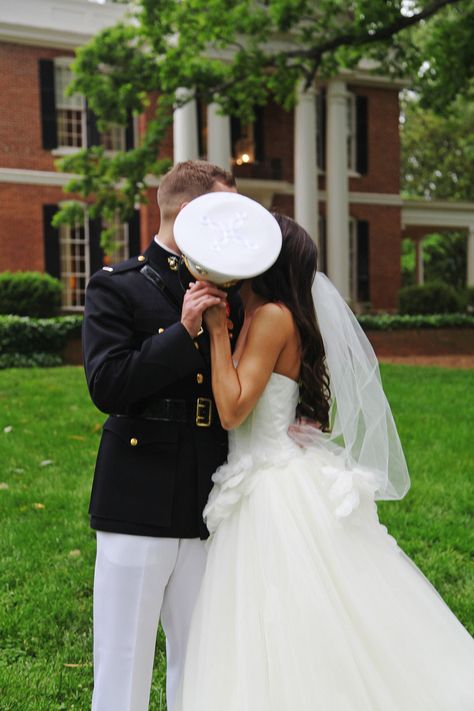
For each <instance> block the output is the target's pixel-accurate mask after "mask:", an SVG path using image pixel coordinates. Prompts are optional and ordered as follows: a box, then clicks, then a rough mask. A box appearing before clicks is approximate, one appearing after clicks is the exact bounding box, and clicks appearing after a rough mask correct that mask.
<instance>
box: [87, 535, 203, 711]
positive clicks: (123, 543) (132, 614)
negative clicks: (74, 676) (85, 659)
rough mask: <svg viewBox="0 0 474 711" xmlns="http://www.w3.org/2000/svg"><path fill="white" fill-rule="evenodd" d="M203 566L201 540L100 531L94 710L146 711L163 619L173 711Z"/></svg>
mask: <svg viewBox="0 0 474 711" xmlns="http://www.w3.org/2000/svg"><path fill="white" fill-rule="evenodd" d="M205 563H206V549H205V543H204V541H201V540H199V539H197V538H192V539H185V538H182V539H178V538H154V537H151V536H131V535H125V534H121V533H108V532H104V531H97V558H96V567H95V578H94V693H93V697H92V711H147V709H148V704H149V699H150V688H151V680H152V673H153V661H154V656H155V646H156V636H157V631H158V623H159V621H160V618H161V623H162V625H163V630H164V632H165V635H166V654H167V675H166V696H167V706H168V711H173V704H174V697H175V694H176V690H177V686H178V684H179V680H180V677H181V673H182V667H183V664H184V658H185V652H186V644H187V640H188V634H189V627H190V623H191V617H192V613H193V609H194V605H195V603H196V599H197V596H198V592H199V588H200V585H201V580H202V576H203V574H204V568H205Z"/></svg>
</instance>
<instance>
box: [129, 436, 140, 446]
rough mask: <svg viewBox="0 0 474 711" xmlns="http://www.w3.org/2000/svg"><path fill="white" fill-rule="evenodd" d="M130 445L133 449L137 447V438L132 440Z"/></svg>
mask: <svg viewBox="0 0 474 711" xmlns="http://www.w3.org/2000/svg"><path fill="white" fill-rule="evenodd" d="M130 444H131V445H132V447H136V446H137V444H138V439H137V438H136V437H132V439H131V440H130Z"/></svg>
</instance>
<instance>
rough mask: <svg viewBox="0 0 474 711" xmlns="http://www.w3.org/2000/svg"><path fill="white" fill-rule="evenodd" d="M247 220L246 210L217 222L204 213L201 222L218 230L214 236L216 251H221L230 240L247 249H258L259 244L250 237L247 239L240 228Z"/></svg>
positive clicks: (213, 244) (213, 245)
mask: <svg viewBox="0 0 474 711" xmlns="http://www.w3.org/2000/svg"><path fill="white" fill-rule="evenodd" d="M246 221H247V213H246V212H236V213H235V214H234V216H233V217H232V218H231V219H230V220H227V222H215V221H214V220H211V218H210V217H208V215H203V216H202V218H201V224H202V225H204V227H210V228H211V230H214V232H217V234H216V235H215V236H214V241H213V243H212V249H213V250H214V252H220V251H221V249H222V247H225V246H226V245H227V244H229V242H235V243H236V244H240V245H241V246H242V247H246V248H247V249H257V247H258V245H257V244H256V243H255V242H253V241H252V240H250V239H246V238H245V237H244V236H243V235H242V234H240V232H239V230H240V228H241V227H243V226H244V224H245V222H246Z"/></svg>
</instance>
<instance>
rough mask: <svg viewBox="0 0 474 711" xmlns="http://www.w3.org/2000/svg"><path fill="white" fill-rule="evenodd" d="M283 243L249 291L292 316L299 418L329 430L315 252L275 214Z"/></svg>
mask: <svg viewBox="0 0 474 711" xmlns="http://www.w3.org/2000/svg"><path fill="white" fill-rule="evenodd" d="M273 216H274V217H275V219H276V220H277V222H278V224H279V225H280V228H281V231H282V235H283V243H282V248H281V252H280V254H279V256H278V259H277V260H276V262H275V264H274V265H273V266H272V267H270V269H268V270H267V271H266V272H264V273H263V274H260V276H257V277H254V278H253V279H252V281H251V286H252V290H253V291H254V292H255V293H256V294H258V295H259V296H261V297H262V298H264V299H265V300H266V301H273V302H279V303H281V304H284V305H285V306H286V307H287V308H288V309H289V310H290V311H291V313H292V315H293V318H294V320H295V324H296V327H297V329H298V333H299V336H300V340H301V371H300V381H299V386H300V400H299V404H298V409H297V415H298V416H299V417H309V418H311V419H313V420H317V421H318V422H319V423H320V425H321V427H322V428H323V429H325V430H326V429H328V427H329V406H330V402H329V398H330V391H329V376H328V373H327V369H326V356H325V353H324V345H323V339H322V337H321V333H320V332H319V328H318V322H317V320H316V313H315V310H314V304H313V297H312V295H311V285H312V283H313V280H314V277H315V274H316V270H317V266H318V250H317V247H316V245H315V243H314V242H313V240H312V239H311V237H310V236H309V234H308V233H307V232H306V230H304V229H303V228H302V227H300V225H298V224H297V223H296V222H295V221H294V220H292V219H291V218H290V217H286V216H285V215H279V214H277V213H274V215H273Z"/></svg>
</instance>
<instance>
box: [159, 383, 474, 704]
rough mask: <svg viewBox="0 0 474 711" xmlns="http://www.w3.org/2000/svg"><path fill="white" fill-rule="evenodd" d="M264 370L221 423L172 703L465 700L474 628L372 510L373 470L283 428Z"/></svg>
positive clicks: (473, 661)
mask: <svg viewBox="0 0 474 711" xmlns="http://www.w3.org/2000/svg"><path fill="white" fill-rule="evenodd" d="M297 400H298V386H297V384H296V383H295V382H294V381H292V380H290V379H289V378H287V377H285V376H283V375H279V374H276V373H273V374H272V376H271V378H270V380H269V383H268V385H267V387H266V389H265V391H264V393H263V395H262V397H261V398H260V400H259V402H258V403H257V405H256V407H255V409H254V410H253V412H252V413H251V414H250V416H249V417H248V418H247V420H246V421H245V422H244V423H243V424H242V425H241V426H240V427H238V428H237V429H235V430H233V431H231V432H230V433H229V434H230V447H229V457H228V462H227V463H226V464H224V465H223V466H222V467H220V468H219V469H218V470H217V472H216V473H215V475H214V477H213V480H214V482H215V486H214V488H213V490H212V492H211V495H210V499H209V503H208V505H207V507H206V510H205V515H206V517H207V521H208V526H209V528H210V530H211V531H213V535H212V537H211V539H210V544H209V550H208V561H207V568H206V572H205V576H204V580H203V585H202V588H201V592H200V596H199V599H198V602H197V606H196V611H195V614H194V618H193V623H192V628H191V634H190V639H189V646H188V651H187V657H186V665H185V673H184V678H183V680H182V685H181V689H180V692H179V694H178V700H177V703H176V704H175V707H174V709H173V710H172V711H474V640H473V639H472V638H471V636H470V635H469V634H468V632H467V631H466V630H465V629H464V627H463V626H462V625H461V624H460V622H459V621H458V620H457V619H456V617H455V616H454V615H453V613H452V612H451V611H450V610H449V608H448V607H447V606H446V604H445V603H444V602H443V600H442V599H441V597H440V596H439V595H438V593H437V592H436V590H435V589H434V588H433V587H432V586H431V584H430V583H429V582H428V581H427V579H426V578H425V577H424V576H423V575H422V573H421V572H420V571H419V570H418V568H417V567H416V566H415V565H414V564H413V563H412V562H411V561H410V560H409V559H408V558H407V556H405V554H404V553H403V552H402V551H401V550H400V548H398V546H397V544H396V542H395V540H394V539H393V538H392V537H391V536H390V535H389V534H388V533H387V530H386V528H385V527H384V526H382V525H381V524H380V523H379V521H378V517H377V511H376V505H375V503H374V497H373V486H372V484H371V480H370V477H369V476H367V475H365V474H364V473H363V472H362V471H361V470H359V471H355V472H354V471H353V472H349V471H347V470H346V469H345V468H344V466H343V464H342V461H341V460H340V459H339V458H338V457H337V456H335V455H333V454H330V453H328V452H327V451H325V450H323V449H322V447H319V448H318V446H317V445H315V446H314V447H311V448H308V449H302V448H300V447H299V446H298V445H297V444H295V442H293V441H292V440H291V439H290V438H289V437H288V435H287V430H288V426H289V425H290V424H291V423H292V422H293V420H294V416H295V408H296V404H297Z"/></svg>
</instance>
